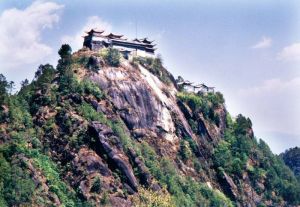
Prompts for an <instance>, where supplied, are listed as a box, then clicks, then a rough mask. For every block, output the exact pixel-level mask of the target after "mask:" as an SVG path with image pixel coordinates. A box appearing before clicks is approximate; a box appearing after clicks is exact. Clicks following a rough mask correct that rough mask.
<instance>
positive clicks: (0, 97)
mask: <svg viewBox="0 0 300 207" xmlns="http://www.w3.org/2000/svg"><path fill="white" fill-rule="evenodd" d="M8 88H9V83H8V81H7V80H6V78H5V76H4V75H3V74H0V105H2V104H3V103H4V101H5V99H6V98H7V96H8Z"/></svg>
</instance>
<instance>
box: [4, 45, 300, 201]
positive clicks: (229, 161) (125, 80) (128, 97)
mask: <svg viewBox="0 0 300 207" xmlns="http://www.w3.org/2000/svg"><path fill="white" fill-rule="evenodd" d="M111 55H112V54H110V51H104V52H103V51H102V52H100V53H99V52H93V51H90V50H87V49H82V50H79V51H78V52H75V53H74V54H72V55H70V54H65V55H61V59H60V61H59V64H58V66H57V68H56V69H54V68H52V67H50V66H49V65H47V67H46V65H44V66H41V68H40V73H38V74H37V75H36V79H35V80H34V81H33V82H32V83H31V84H28V85H25V86H23V88H22V89H21V91H20V92H19V93H18V95H16V96H12V97H10V99H9V101H8V102H6V103H4V104H3V108H4V109H5V110H2V111H1V120H2V121H1V143H2V144H1V151H0V155H1V157H0V158H1V160H0V161H1V165H2V166H6V167H5V168H4V171H3V172H4V173H2V175H1V183H2V184H3V185H1V189H0V190H1V195H2V197H1V203H2V204H3V205H4V206H5V205H8V206H21V205H30V206H51V205H54V206H287V205H296V204H299V196H298V195H299V194H298V192H299V193H300V190H299V189H300V188H299V183H298V182H297V181H296V179H295V177H294V176H293V174H292V173H291V172H290V171H289V170H288V169H287V168H286V166H285V165H284V164H283V163H282V162H281V161H280V160H279V159H278V158H277V157H275V156H274V155H273V154H272V152H271V151H270V150H269V148H268V147H267V145H266V144H265V143H264V142H263V141H258V140H256V138H255V137H254V135H253V132H252V128H251V126H252V123H251V121H250V120H249V119H246V118H245V117H243V116H241V115H239V116H238V117H237V118H231V116H230V115H229V114H228V112H227V111H226V107H225V104H224V99H223V96H222V94H221V93H219V92H217V93H198V94H195V93H190V92H186V91H184V90H182V89H180V88H179V87H178V86H177V84H176V81H175V79H174V77H173V76H172V75H171V74H170V73H169V72H168V71H167V70H166V69H165V68H164V67H163V65H162V62H161V59H159V58H157V59H150V58H148V59H144V58H134V59H133V60H130V61H129V60H126V59H124V58H122V57H119V56H118V54H117V56H116V57H111ZM112 59H113V60H114V59H116V63H114V62H112V61H111V60H112ZM112 63H113V64H112ZM275 165H276V166H275ZM16 169H18V170H16ZM6 176H7V177H6ZM274 179H277V181H276V182H275V181H274ZM25 181H26V182H28V183H27V184H26V186H29V187H26V191H25V192H23V190H19V191H20V192H19V191H18V189H19V188H20V186H22V185H21V184H22V183H24V185H25V183H26V182H25ZM11 183H12V184H11ZM6 184H10V185H13V186H10V187H9V189H8V187H7V188H6V187H5V185H6ZM291 186H293V188H292V193H291V191H290V190H289V191H288V192H289V193H288V194H287V192H286V189H291V188H290V187H291Z"/></svg>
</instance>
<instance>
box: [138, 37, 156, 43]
mask: <svg viewBox="0 0 300 207" xmlns="http://www.w3.org/2000/svg"><path fill="white" fill-rule="evenodd" d="M139 41H140V42H142V43H145V44H151V43H152V42H153V41H150V40H148V38H147V37H145V38H143V39H139Z"/></svg>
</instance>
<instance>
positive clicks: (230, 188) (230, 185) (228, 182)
mask: <svg viewBox="0 0 300 207" xmlns="http://www.w3.org/2000/svg"><path fill="white" fill-rule="evenodd" d="M222 175H223V181H224V186H223V188H224V190H225V191H227V192H228V193H229V194H230V195H231V197H232V198H233V199H235V200H237V199H238V195H239V193H238V189H237V186H236V185H235V183H234V182H233V180H232V178H231V177H230V176H229V175H227V174H226V173H225V172H223V173H222Z"/></svg>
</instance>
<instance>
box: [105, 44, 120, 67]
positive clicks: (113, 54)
mask: <svg viewBox="0 0 300 207" xmlns="http://www.w3.org/2000/svg"><path fill="white" fill-rule="evenodd" d="M100 55H101V56H102V57H103V58H104V60H105V62H106V63H107V64H108V65H110V66H112V67H118V66H119V65H120V59H121V54H120V52H119V51H118V50H117V49H115V48H108V49H107V48H105V49H102V50H101V51H100Z"/></svg>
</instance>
